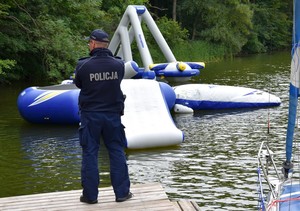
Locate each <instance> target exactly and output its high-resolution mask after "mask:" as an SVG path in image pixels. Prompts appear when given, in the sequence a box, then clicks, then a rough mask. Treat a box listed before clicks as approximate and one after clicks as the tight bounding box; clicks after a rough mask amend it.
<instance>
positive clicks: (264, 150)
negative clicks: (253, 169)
mask: <svg viewBox="0 0 300 211" xmlns="http://www.w3.org/2000/svg"><path fill="white" fill-rule="evenodd" d="M273 155H274V153H273V152H272V151H271V150H270V148H269V147H268V144H267V143H266V142H264V141H263V142H262V143H261V145H260V148H259V152H258V155H257V158H258V168H259V169H258V174H259V175H258V176H259V180H260V181H259V182H260V193H259V194H260V195H261V197H262V196H263V189H262V181H261V171H262V173H263V178H264V179H265V180H266V182H267V184H268V186H269V189H270V191H271V194H272V197H273V198H276V197H277V196H276V191H275V190H274V180H271V177H270V176H269V171H270V170H273V172H274V171H275V174H276V177H277V178H276V180H277V181H279V180H280V174H279V171H278V169H277V167H276V164H275V162H274V159H273ZM270 166H271V167H273V168H272V169H270ZM260 170H261V171H260ZM272 179H273V178H272Z"/></svg>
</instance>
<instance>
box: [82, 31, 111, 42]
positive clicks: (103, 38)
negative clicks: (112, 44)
mask: <svg viewBox="0 0 300 211" xmlns="http://www.w3.org/2000/svg"><path fill="white" fill-rule="evenodd" d="M86 40H96V41H99V42H109V39H108V34H107V33H106V32H105V31H103V30H101V29H95V30H94V31H92V33H91V35H90V36H89V37H87V38H86Z"/></svg>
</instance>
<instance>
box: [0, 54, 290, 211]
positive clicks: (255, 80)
mask: <svg viewBox="0 0 300 211" xmlns="http://www.w3.org/2000/svg"><path fill="white" fill-rule="evenodd" d="M289 68H290V54H289V52H281V53H275V54H272V55H255V56H249V57H244V58H237V59H234V60H230V61H222V62H219V63H209V64H206V68H205V69H203V70H202V71H201V74H200V76H199V77H196V78H194V79H192V82H189V83H195V82H197V83H198V82H199V83H210V84H221V85H232V86H243V87H249V88H257V89H260V90H264V91H267V92H270V93H272V94H275V95H277V96H279V97H280V98H281V100H282V105H281V106H279V107H274V108H265V109H247V110H244V109H239V110H222V111H203V112H196V113H194V114H188V115H187V114H186V115H179V114H173V118H174V122H175V123H176V125H177V127H178V128H179V129H181V130H182V131H183V132H184V133H185V142H184V143H182V144H181V145H179V146H175V147H170V148H162V149H151V150H138V151H132V150H130V151H127V155H128V164H129V171H130V177H131V182H132V183H149V182H160V183H161V184H162V186H163V187H164V189H165V191H166V192H167V194H168V196H169V198H171V199H190V200H195V201H196V202H197V203H198V205H199V206H200V207H201V210H257V198H258V196H257V174H256V170H257V161H256V155H257V151H258V148H259V145H260V143H261V141H263V140H267V141H270V142H273V143H274V144H275V146H276V147H277V148H278V149H279V150H280V149H283V147H284V146H283V145H284V144H283V143H284V139H285V130H286V124H287V109H288V108H287V106H288V88H289V81H288V80H289ZM33 85H38V84H33ZM33 85H32V86H33ZM30 86H31V85H30ZM24 88H25V86H20V85H19V86H18V87H2V88H1V89H0V98H1V104H0V111H1V112H0V197H7V196H15V195H24V194H33V193H43V192H53V191H65V190H75V189H81V186H80V165H81V148H80V146H79V143H78V134H77V126H53V125H52V126H49V125H46V126H45V125H44V126H43V125H32V124H29V123H26V122H25V121H24V120H23V119H22V118H21V117H20V115H19V113H18V110H17V107H16V100H17V97H18V95H19V93H20V92H21V91H22V90H23V89H24ZM268 121H269V122H270V132H269V133H268V130H267V126H268ZM107 162H108V158H107V152H106V150H105V147H101V151H100V155H99V163H100V165H101V167H100V171H101V175H100V176H101V187H106V186H110V180H109V169H108V165H107ZM100 197H101V193H100Z"/></svg>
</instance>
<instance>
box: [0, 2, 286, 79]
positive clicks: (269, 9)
mask: <svg viewBox="0 0 300 211" xmlns="http://www.w3.org/2000/svg"><path fill="white" fill-rule="evenodd" d="M174 2H175V1H173V0H166V1H158V0H149V1H148V0H111V1H103V0H51V1H48V0H6V1H4V0H0V48H1V49H2V51H1V52H0V76H1V80H0V83H4V82H8V81H13V80H18V79H23V80H26V81H38V82H40V81H46V80H47V81H48V82H53V83H57V82H59V81H61V80H62V79H65V78H68V77H69V75H71V74H72V73H73V71H74V67H75V65H76V62H77V59H78V58H80V57H83V56H86V55H87V54H88V48H87V46H86V41H85V40H84V39H83V38H84V37H86V36H88V35H89V34H90V32H91V31H92V30H93V29H95V28H102V29H104V30H105V31H107V32H108V33H109V34H110V35H111V36H112V35H113V33H114V31H115V30H116V28H117V26H118V24H119V21H120V19H121V17H122V15H123V13H124V11H125V10H126V8H127V6H128V5H146V6H147V8H148V10H149V11H150V12H152V14H155V20H156V23H157V25H158V27H159V29H160V31H161V32H162V34H163V36H164V37H165V39H166V41H167V43H168V44H169V46H170V48H171V49H172V51H173V53H174V55H175V56H176V58H177V59H178V60H187V61H188V60H189V61H193V60H197V61H199V60H201V61H213V60H218V59H220V58H223V57H226V56H229V57H231V56H234V55H237V54H241V53H257V52H267V51H273V50H280V49H283V48H287V47H289V46H290V44H289V43H290V42H291V31H292V1H282V0H256V1H250V0H201V1H199V0H182V1H177V5H176V6H177V10H176V12H177V13H176V15H177V21H178V22H175V21H173V20H171V19H172V17H173V14H172V12H173V10H172V6H173V3H174ZM143 29H145V30H144V33H145V36H146V40H147V44H148V46H149V48H150V51H151V54H152V56H153V60H154V61H155V62H164V61H163V59H162V58H164V57H163V55H162V53H161V50H160V49H159V47H158V46H157V44H156V42H155V40H154V39H153V37H152V36H151V35H150V33H149V31H148V30H147V27H145V26H144V25H143ZM133 51H134V52H133V54H134V57H135V59H137V60H140V58H139V52H138V51H137V47H136V45H135V44H133Z"/></svg>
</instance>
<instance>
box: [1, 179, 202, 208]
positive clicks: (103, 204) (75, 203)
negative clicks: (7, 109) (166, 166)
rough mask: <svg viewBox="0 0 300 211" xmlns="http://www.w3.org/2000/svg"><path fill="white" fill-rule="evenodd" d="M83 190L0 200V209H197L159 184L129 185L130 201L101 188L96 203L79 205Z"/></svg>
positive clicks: (108, 189) (195, 205) (108, 188)
mask: <svg viewBox="0 0 300 211" xmlns="http://www.w3.org/2000/svg"><path fill="white" fill-rule="evenodd" d="M81 191H82V190H72V191H61V192H52V193H40V194H31V195H23V196H12V197H6V198H0V210H1V211H7V210H10V211H11V210H14V211H18V210H20V211H21V210H22V211H26V210H49V211H53V210H59V211H62V210H76V211H80V210H82V211H87V210H106V211H109V210H111V211H121V210H123V211H125V210H126V211H128V210H130V211H142V210H148V211H154V210H155V211H156V210H157V211H158V210H168V211H170V210H178V211H179V210H184V211H193V210H200V207H199V206H198V205H197V204H196V203H195V202H193V201H188V200H177V201H170V200H169V198H168V196H167V194H166V193H165V191H164V189H163V187H162V186H161V184H159V183H149V184H136V185H132V187H131V192H132V193H133V194H134V197H133V198H132V199H129V200H128V201H125V202H122V203H117V202H115V198H114V193H113V190H112V188H111V187H107V188H100V189H99V198H98V203H97V204H85V203H81V202H79V197H80V195H81Z"/></svg>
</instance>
